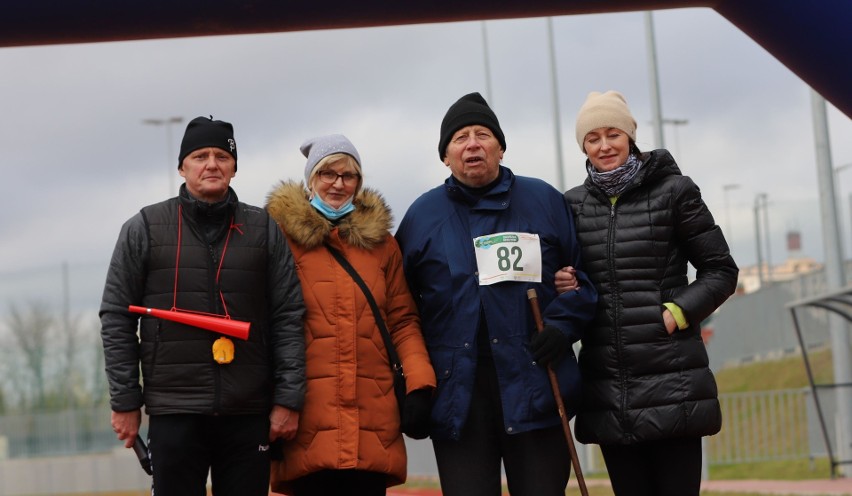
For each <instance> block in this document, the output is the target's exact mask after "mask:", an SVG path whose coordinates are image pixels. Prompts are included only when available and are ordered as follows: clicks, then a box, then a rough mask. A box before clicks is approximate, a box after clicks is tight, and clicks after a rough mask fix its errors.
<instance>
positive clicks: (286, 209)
mask: <svg viewBox="0 0 852 496" xmlns="http://www.w3.org/2000/svg"><path fill="white" fill-rule="evenodd" d="M352 203H353V204H354V205H355V211H353V212H352V213H351V214H349V215H347V216H345V217H343V218H342V219H340V222H338V223H337V224H336V225H335V224H333V223H332V222H331V221H330V220H328V219H326V218H325V217H324V216H323V215H322V214H320V213H319V212H318V211H317V210H316V209H315V208H314V207H313V206H312V205H311V203H310V201H309V200H308V191H307V190H306V189H305V187H304V185H303V183H302V182H301V181H299V182H297V181H282V182H281V183H279V184H278V186H276V187H275V188H274V189H273V190H272V191H271V192H270V193H269V195H267V197H266V210H267V211H268V212H269V215H270V216H271V217H272V218H273V219H274V220H275V222H277V223H278V225H279V226H281V229H282V230H283V231H284V233H285V234H286V235H287V237H289V238H290V239H291V240H292V241H293V242H295V243H297V244H299V245H301V246H303V247H305V248H306V249H311V248H315V247H317V246H319V245H322V243H323V241H325V240H326V239H327V238H328V236H329V234H330V233H331V230H332V229H334V228H335V227H338V228H339V230H340V231H339V232H340V237H341V238H342V239H344V240H346V242H347V243H349V244H350V245H352V246H355V247H358V248H364V249H367V250H369V249H371V248H373V247H374V246H376V245H377V244H379V243H381V242H383V241H384V240H385V237H386V236H387V234H388V233H389V232H390V229H391V227H393V215H392V214H391V210H390V207H389V206H388V205H387V203H386V202H385V199H384V198H383V197H382V195H380V194H379V193H378V192H377V191H375V190H372V189H370V188H363V189H362V190H361V191H360V192H359V193H358V194H357V195H356V196H355V199H354V200H353V202H352Z"/></svg>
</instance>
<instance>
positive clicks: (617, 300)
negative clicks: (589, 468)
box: [606, 202, 627, 422]
mask: <svg viewBox="0 0 852 496" xmlns="http://www.w3.org/2000/svg"><path fill="white" fill-rule="evenodd" d="M616 203H617V202H616ZM615 214H616V211H615V203H612V204H611V205H610V208H609V228H608V229H607V242H606V247H607V260H609V261H610V262H609V278H610V281H611V283H612V298H613V305H612V308H613V316H612V328H613V332H614V333H615V354H616V357H617V359H618V363H619V365H620V364H622V363H623V360H622V358H623V354H624V353H623V351H624V350H623V347H624V342H623V341H624V340H623V337H622V335H621V330H620V327H621V326H620V321H621V312H620V310H619V309H620V308H621V293H620V288H619V286H618V279H617V277H616V275H617V274H616V270H615V253H614V250H615ZM626 382H627V379H626V377H625V372H624V367H623V366H619V367H618V383H619V389H620V390H621V392H622V395H621V408H620V409H619V411H618V415H619V417H621V421H622V422H623V421H624V412H626V411H627V394H626V391H627V384H626Z"/></svg>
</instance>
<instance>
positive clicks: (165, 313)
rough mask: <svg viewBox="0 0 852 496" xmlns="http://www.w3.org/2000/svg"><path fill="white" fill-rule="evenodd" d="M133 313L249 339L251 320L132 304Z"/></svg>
mask: <svg viewBox="0 0 852 496" xmlns="http://www.w3.org/2000/svg"><path fill="white" fill-rule="evenodd" d="M127 309H128V310H130V311H131V312H133V313H139V314H142V315H150V316H152V317H157V318H158V319H164V320H171V321H172V322H179V323H181V324H186V325H191V326H193V327H199V328H201V329H206V330H208V331H213V332H218V333H219V334H225V335H227V336H232V337H235V338H239V339H242V340H246V339H248V336H249V327H250V326H251V322H243V321H241V320H231V319H226V318H223V317H213V316H211V315H201V314H197V313H192V312H181V311H179V310H158V309H156V308H145V307H138V306H136V305H130V306H129V307H127Z"/></svg>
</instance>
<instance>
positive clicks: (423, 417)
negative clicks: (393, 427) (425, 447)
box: [400, 389, 432, 439]
mask: <svg viewBox="0 0 852 496" xmlns="http://www.w3.org/2000/svg"><path fill="white" fill-rule="evenodd" d="M431 416H432V391H431V390H430V389H417V390H414V391H412V392H410V393H408V394H407V395H405V401H404V402H403V407H402V425H401V427H400V429H401V430H402V432H403V434H405V435H406V436H408V437H410V438H412V439H425V438H426V437H428V436H429V426H430V423H431Z"/></svg>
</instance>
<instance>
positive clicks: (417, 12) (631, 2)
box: [0, 0, 852, 118]
mask: <svg viewBox="0 0 852 496" xmlns="http://www.w3.org/2000/svg"><path fill="white" fill-rule="evenodd" d="M684 7H707V8H711V9H713V10H715V11H716V12H718V13H719V14H721V15H722V16H723V17H725V18H726V19H728V20H729V21H730V22H731V23H733V24H734V25H736V26H737V27H738V28H739V29H741V30H742V31H743V32H744V33H745V34H747V35H748V36H750V37H751V38H752V39H754V40H755V41H756V42H757V43H758V44H760V45H761V46H762V47H763V48H765V49H766V50H767V51H768V52H769V53H771V54H772V55H773V56H775V57H776V58H777V59H778V60H779V61H780V62H781V63H782V64H784V65H785V66H787V67H788V68H789V69H790V70H791V71H793V72H794V73H795V74H796V75H798V76H799V77H800V78H802V80H804V81H805V82H806V83H808V84H809V85H810V86H811V87H812V88H814V89H815V90H816V91H817V92H818V93H820V94H821V95H822V96H823V97H824V98H825V99H826V100H828V101H829V102H831V103H832V104H833V105H834V106H835V107H837V108H838V109H839V110H840V111H841V112H843V113H844V114H846V115H847V116H848V117H850V118H852V91H850V90H849V89H850V88H852V29H850V28H849V26H852V2H850V1H849V0H820V1H818V2H803V1H801V0H716V1H712V0H705V1H688V0H653V1H652V0H468V1H466V2H449V1H447V0H431V1H428V2H404V1H403V2H390V1H386V0H385V1H377V0H362V1H359V2H348V1H335V0H332V1H326V2H314V1H310V0H289V1H288V0H181V1H177V2H176V1H173V0H147V1H145V2H133V1H110V0H62V1H59V2H48V1H45V0H10V1H7V2H4V5H3V8H2V11H0V47H9V46H27V45H48V44H63V43H90V42H103V41H120V40H140V39H153V38H180V37H189V36H212V35H226V34H248V33H270V32H282V31H304V30H314V29H330V28H354V27H368V26H388V25H399V24H419V23H430V22H452V21H471V20H488V19H507V18H522V17H541V16H559V15H570V14H599V13H608V12H624V11H640V10H661V9H673V8H684ZM780 104H782V105H783V103H780Z"/></svg>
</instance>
